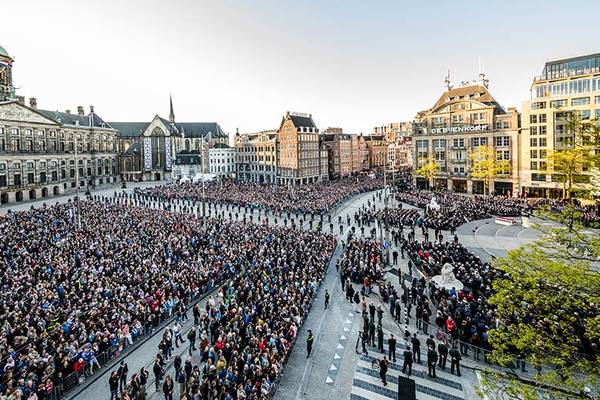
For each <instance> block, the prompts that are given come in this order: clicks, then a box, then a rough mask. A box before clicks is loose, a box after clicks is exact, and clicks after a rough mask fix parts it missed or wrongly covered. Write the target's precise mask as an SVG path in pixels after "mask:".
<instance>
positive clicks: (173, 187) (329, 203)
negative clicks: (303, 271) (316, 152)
mask: <svg viewBox="0 0 600 400" xmlns="http://www.w3.org/2000/svg"><path fill="white" fill-rule="evenodd" d="M382 187H383V180H382V179H381V178H376V177H373V178H371V177H369V176H359V177H346V178H342V179H339V180H335V181H331V182H319V183H312V184H307V185H300V186H286V185H273V184H261V183H251V182H236V181H234V180H231V179H223V180H221V181H218V180H212V181H209V182H206V183H205V184H204V185H202V183H191V182H184V183H179V184H166V185H162V186H154V187H152V188H148V189H143V190H139V191H138V193H143V194H145V195H146V196H149V197H151V198H154V199H158V200H170V199H191V200H194V201H203V200H206V201H208V202H211V203H216V204H223V203H231V204H236V205H242V206H251V207H258V208H262V209H269V210H271V211H272V212H280V211H292V212H301V213H316V214H321V213H324V212H326V211H329V210H330V209H331V208H332V207H334V206H336V205H337V204H338V203H340V202H342V201H344V200H346V199H347V198H349V197H350V196H352V195H355V194H360V193H364V192H368V191H371V190H376V189H380V188H382Z"/></svg>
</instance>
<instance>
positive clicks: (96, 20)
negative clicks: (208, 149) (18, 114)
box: [0, 0, 600, 133]
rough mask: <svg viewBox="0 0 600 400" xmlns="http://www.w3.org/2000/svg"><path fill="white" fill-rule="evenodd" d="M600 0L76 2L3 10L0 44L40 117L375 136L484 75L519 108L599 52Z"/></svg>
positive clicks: (24, 2)
mask: <svg viewBox="0 0 600 400" xmlns="http://www.w3.org/2000/svg"><path fill="white" fill-rule="evenodd" d="M599 15H600V2H599V1H577V2H564V1H544V2H538V1H530V2H527V1H495V2H490V1H420V2H404V1H402V2H401V1H395V2H392V1H351V0H343V1H280V0H279V1H277V0H268V1H226V0H222V1H198V0H196V1H192V0H189V1H184V0H181V1H176V0H171V1H141V0H140V1H126V0H103V1H67V0H53V1H46V0H39V1H29V0H19V1H7V2H4V4H2V23H0V45H2V46H3V47H5V48H6V49H7V50H8V52H9V53H10V54H11V55H12V56H13V57H14V58H15V64H14V79H15V83H16V84H17V85H19V86H21V89H20V90H19V94H21V95H24V96H26V97H30V96H35V97H37V98H38V105H39V107H41V108H47V109H59V110H65V109H67V108H69V109H71V110H76V107H77V105H84V106H86V108H87V106H88V105H90V104H94V105H95V107H96V110H97V112H98V113H99V114H100V115H101V116H102V117H104V118H105V119H106V120H108V121H111V120H120V121H143V120H150V119H151V118H152V117H153V116H154V114H155V113H159V114H161V115H163V116H167V115H168V100H169V92H170V91H171V92H172V93H173V101H174V105H175V114H176V117H177V120H179V121H217V122H219V123H220V124H221V126H222V127H223V128H224V129H225V130H226V131H229V132H234V131H235V128H236V127H238V128H239V129H240V131H242V132H248V131H253V130H259V129H267V128H276V127H277V126H278V124H279V122H280V118H281V115H282V114H283V113H284V112H285V111H286V110H293V111H300V112H308V113H312V114H313V117H314V118H315V121H316V123H317V124H318V125H319V126H320V127H321V128H326V127H327V126H342V127H344V128H345V130H346V131H348V132H365V133H369V132H371V128H372V127H373V126H375V125H380V124H384V123H388V122H394V121H401V120H411V119H412V118H413V117H414V115H415V113H416V112H417V111H419V110H422V109H426V108H429V107H431V105H432V104H433V103H434V102H435V101H436V100H437V98H438V97H439V96H440V94H441V93H442V91H443V90H444V88H443V78H444V75H445V73H446V70H447V68H448V66H450V67H451V69H452V78H453V81H455V82H459V81H461V80H472V79H475V78H476V77H477V73H478V58H479V57H481V59H482V60H483V61H484V63H485V72H486V73H487V75H488V77H489V79H490V90H491V92H492V94H493V95H494V96H495V97H496V99H497V100H498V101H499V102H500V103H501V104H503V105H505V106H517V107H518V108H519V109H520V108H521V102H522V101H523V100H526V99H528V97H529V87H530V84H531V80H532V78H533V76H534V75H537V74H539V73H540V72H541V70H542V68H543V65H544V62H545V61H548V60H551V59H556V58H562V57H568V56H574V55H580V54H587V53H592V52H600V40H599V39H600V32H599V31H598V22H597V21H598V16H599Z"/></svg>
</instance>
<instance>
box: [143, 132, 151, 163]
mask: <svg viewBox="0 0 600 400" xmlns="http://www.w3.org/2000/svg"><path fill="white" fill-rule="evenodd" d="M144 169H145V170H146V171H150V170H151V169H152V139H151V138H149V137H145V138H144Z"/></svg>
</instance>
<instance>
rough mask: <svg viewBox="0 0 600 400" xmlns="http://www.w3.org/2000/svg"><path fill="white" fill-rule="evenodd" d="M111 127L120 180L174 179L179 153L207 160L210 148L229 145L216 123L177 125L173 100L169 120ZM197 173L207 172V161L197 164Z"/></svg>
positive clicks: (126, 123)
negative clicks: (117, 143)
mask: <svg viewBox="0 0 600 400" xmlns="http://www.w3.org/2000/svg"><path fill="white" fill-rule="evenodd" d="M110 125H111V126H112V127H114V128H115V129H116V130H118V132H119V139H120V149H119V150H120V151H119V166H120V169H121V174H122V175H123V179H124V180H128V181H150V180H163V179H167V180H168V179H176V178H178V177H177V176H176V173H175V168H174V166H175V159H176V158H177V156H178V154H179V153H180V152H184V154H186V157H187V155H189V154H196V155H199V157H198V158H195V159H199V160H206V161H208V150H209V148H211V147H213V146H214V145H215V144H217V143H224V144H227V142H228V137H227V135H226V134H225V132H223V130H222V129H221V127H220V126H219V124H218V123H216V122H176V121H175V113H174V111H173V102H172V100H171V101H170V112H169V119H165V118H162V117H160V116H159V115H155V116H154V118H153V119H152V120H151V121H150V122H111V123H110ZM187 158H189V157H187ZM199 171H203V172H204V173H209V165H208V162H204V163H203V165H200V166H199Z"/></svg>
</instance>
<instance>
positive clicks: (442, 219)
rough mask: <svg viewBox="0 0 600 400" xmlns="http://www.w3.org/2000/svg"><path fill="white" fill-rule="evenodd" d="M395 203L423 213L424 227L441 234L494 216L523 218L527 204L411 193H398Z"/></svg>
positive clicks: (502, 199) (483, 197) (428, 193)
mask: <svg viewBox="0 0 600 400" xmlns="http://www.w3.org/2000/svg"><path fill="white" fill-rule="evenodd" d="M396 200H398V201H401V202H404V203H407V204H411V205H413V206H415V207H419V208H422V209H424V210H425V216H424V218H423V223H424V224H425V226H427V227H429V228H437V229H441V230H451V229H456V228H457V227H458V226H460V225H462V224H464V223H466V222H469V221H475V220H479V219H485V218H491V217H494V216H504V217H516V216H521V215H522V213H523V210H524V206H525V204H526V203H525V201H524V200H522V199H518V198H512V197H502V196H493V197H492V196H465V195H461V194H458V193H451V192H430V191H412V190H411V191H407V190H404V191H398V192H396ZM432 200H433V201H432ZM435 204H437V206H436V205H435Z"/></svg>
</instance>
